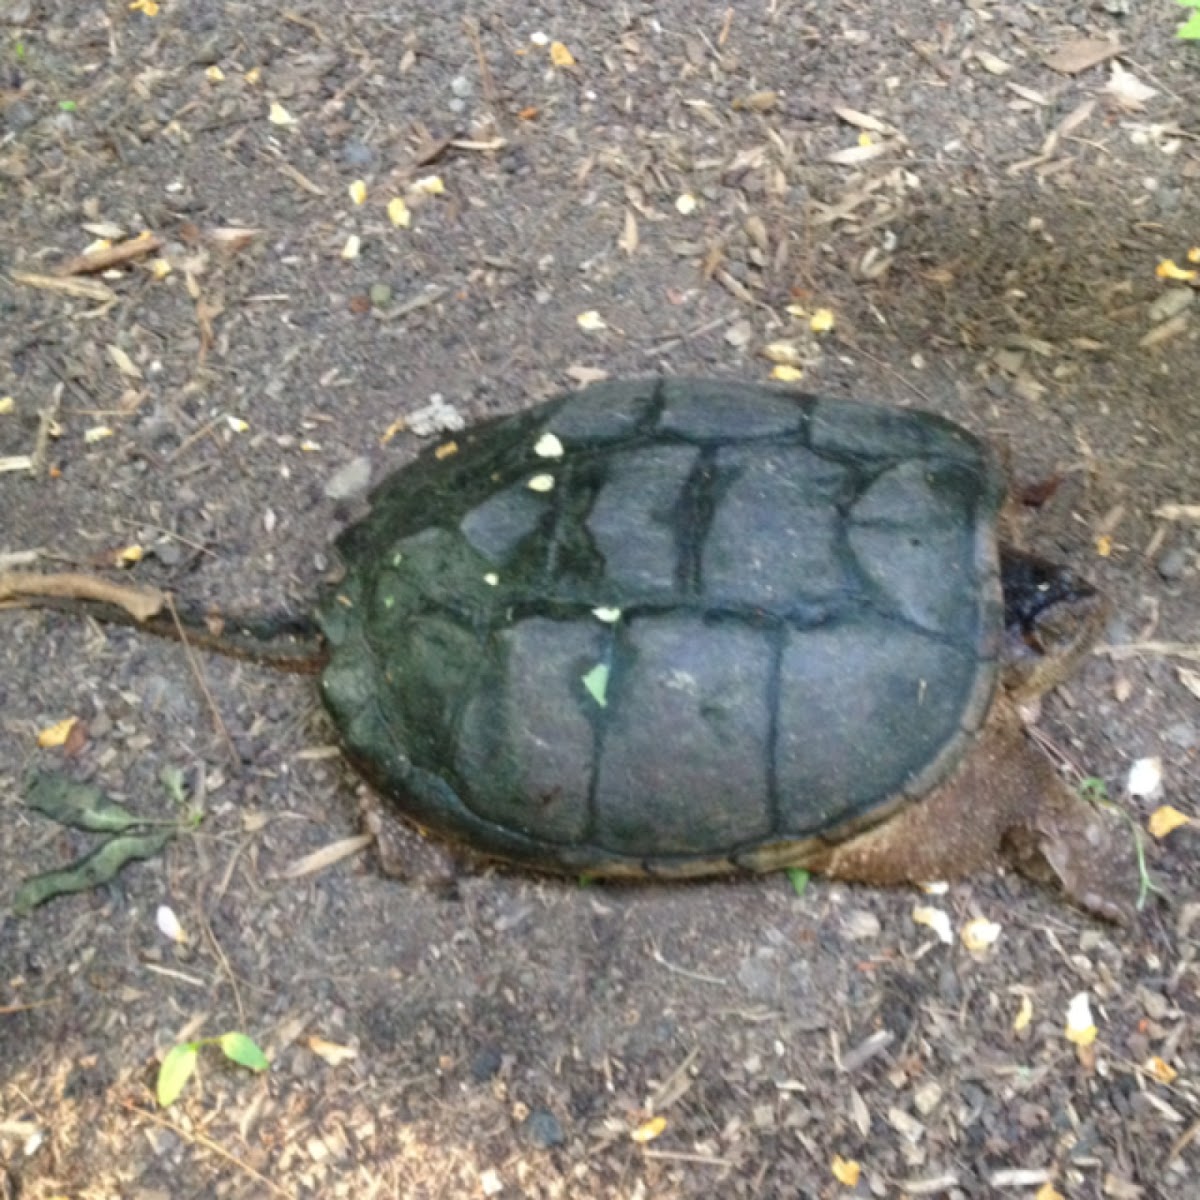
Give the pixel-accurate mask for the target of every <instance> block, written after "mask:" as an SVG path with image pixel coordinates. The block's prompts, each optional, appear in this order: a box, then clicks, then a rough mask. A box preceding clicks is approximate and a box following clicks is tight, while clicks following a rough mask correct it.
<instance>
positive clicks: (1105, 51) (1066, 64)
mask: <svg viewBox="0 0 1200 1200" xmlns="http://www.w3.org/2000/svg"><path fill="white" fill-rule="evenodd" d="M1120 53H1121V47H1120V44H1119V43H1117V42H1110V41H1109V40H1108V39H1107V38H1080V39H1079V40H1078V41H1074V42H1068V43H1067V44H1066V45H1065V46H1060V47H1059V48H1058V49H1057V50H1055V51H1054V52H1053V53H1052V54H1047V55H1046V57H1045V58H1044V59H1042V61H1043V62H1044V63H1045V64H1046V66H1048V67H1049V68H1050V70H1052V71H1058V72H1059V73H1060V74H1062V75H1078V74H1080V72H1082V71H1086V70H1088V68H1089V67H1094V66H1097V65H1098V64H1099V63H1102V62H1104V61H1105V60H1106V59H1109V58H1113V57H1114V56H1115V55H1117V54H1120Z"/></svg>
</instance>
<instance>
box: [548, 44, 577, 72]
mask: <svg viewBox="0 0 1200 1200" xmlns="http://www.w3.org/2000/svg"><path fill="white" fill-rule="evenodd" d="M550 61H551V62H552V63H553V64H554V65H555V66H556V67H573V66H574V65H575V55H573V54H572V53H571V52H570V50H568V49H567V48H566V46H564V45H563V44H562V42H551V43H550Z"/></svg>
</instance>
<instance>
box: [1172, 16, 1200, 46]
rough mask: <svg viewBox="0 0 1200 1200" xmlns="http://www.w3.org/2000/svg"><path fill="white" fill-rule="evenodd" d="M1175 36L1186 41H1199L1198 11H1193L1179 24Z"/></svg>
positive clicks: (1199, 19) (1199, 17) (1199, 23)
mask: <svg viewBox="0 0 1200 1200" xmlns="http://www.w3.org/2000/svg"><path fill="white" fill-rule="evenodd" d="M1175 36H1176V37H1181V38H1184V39H1186V40H1187V41H1200V12H1194V13H1192V15H1191V16H1190V17H1188V19H1187V20H1186V21H1184V23H1183V24H1182V25H1180V27H1179V30H1178V32H1177V33H1176V35H1175Z"/></svg>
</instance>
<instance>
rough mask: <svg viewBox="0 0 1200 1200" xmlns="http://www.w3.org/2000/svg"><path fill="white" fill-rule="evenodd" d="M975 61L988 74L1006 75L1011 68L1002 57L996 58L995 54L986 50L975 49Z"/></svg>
mask: <svg viewBox="0 0 1200 1200" xmlns="http://www.w3.org/2000/svg"><path fill="white" fill-rule="evenodd" d="M975 61H976V62H977V63H978V64H979V65H980V66H981V67H982V68H983V69H984V70H985V71H986V72H987V73H988V74H989V75H1007V74H1008V73H1009V71H1011V70H1012V66H1011V65H1010V64H1009V63H1006V62H1005V61H1004V59H1002V58H997V57H996V55H994V54H991V53H989V52H988V51H987V50H976V51H975Z"/></svg>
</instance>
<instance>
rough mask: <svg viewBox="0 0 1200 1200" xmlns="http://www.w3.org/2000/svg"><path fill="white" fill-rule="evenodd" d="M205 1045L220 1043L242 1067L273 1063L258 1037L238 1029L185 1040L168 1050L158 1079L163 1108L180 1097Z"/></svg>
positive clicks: (257, 1068)
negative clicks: (217, 1034) (212, 1035)
mask: <svg viewBox="0 0 1200 1200" xmlns="http://www.w3.org/2000/svg"><path fill="white" fill-rule="evenodd" d="M202 1046H220V1048H221V1052H222V1053H223V1054H224V1055H225V1057H226V1058H227V1059H229V1060H230V1062H235V1063H237V1064H238V1066H239V1067H247V1068H248V1069H249V1070H251V1071H265V1070H267V1069H268V1068H269V1067H270V1065H271V1064H270V1063H269V1062H268V1061H267V1056H266V1055H265V1054H264V1053H263V1052H262V1051H261V1050H260V1049H259V1048H258V1044H257V1043H256V1042H255V1041H254V1039H253V1038H251V1037H248V1036H247V1035H246V1034H244V1033H238V1032H237V1031H236V1030H235V1031H231V1032H229V1033H223V1034H221V1036H220V1037H208V1038H197V1039H196V1040H195V1041H194V1042H181V1043H180V1044H179V1045H178V1046H173V1047H172V1048H171V1049H170V1050H169V1051H168V1053H167V1057H166V1058H164V1059H163V1060H162V1066H161V1067H159V1069H158V1083H157V1085H156V1086H155V1089H154V1090H155V1094H156V1095H157V1097H158V1103H159V1105H160V1106H161V1107H162V1108H168V1107H169V1106H170V1105H172V1104H174V1103H175V1101H176V1100H178V1099H179V1097H180V1094H181V1093H182V1092H183V1089H184V1087H185V1086H186V1085H187V1081H188V1080H189V1079H191V1077H192V1072H193V1071H195V1069H196V1060H197V1059H198V1058H199V1056H200V1048H201V1047H202Z"/></svg>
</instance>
